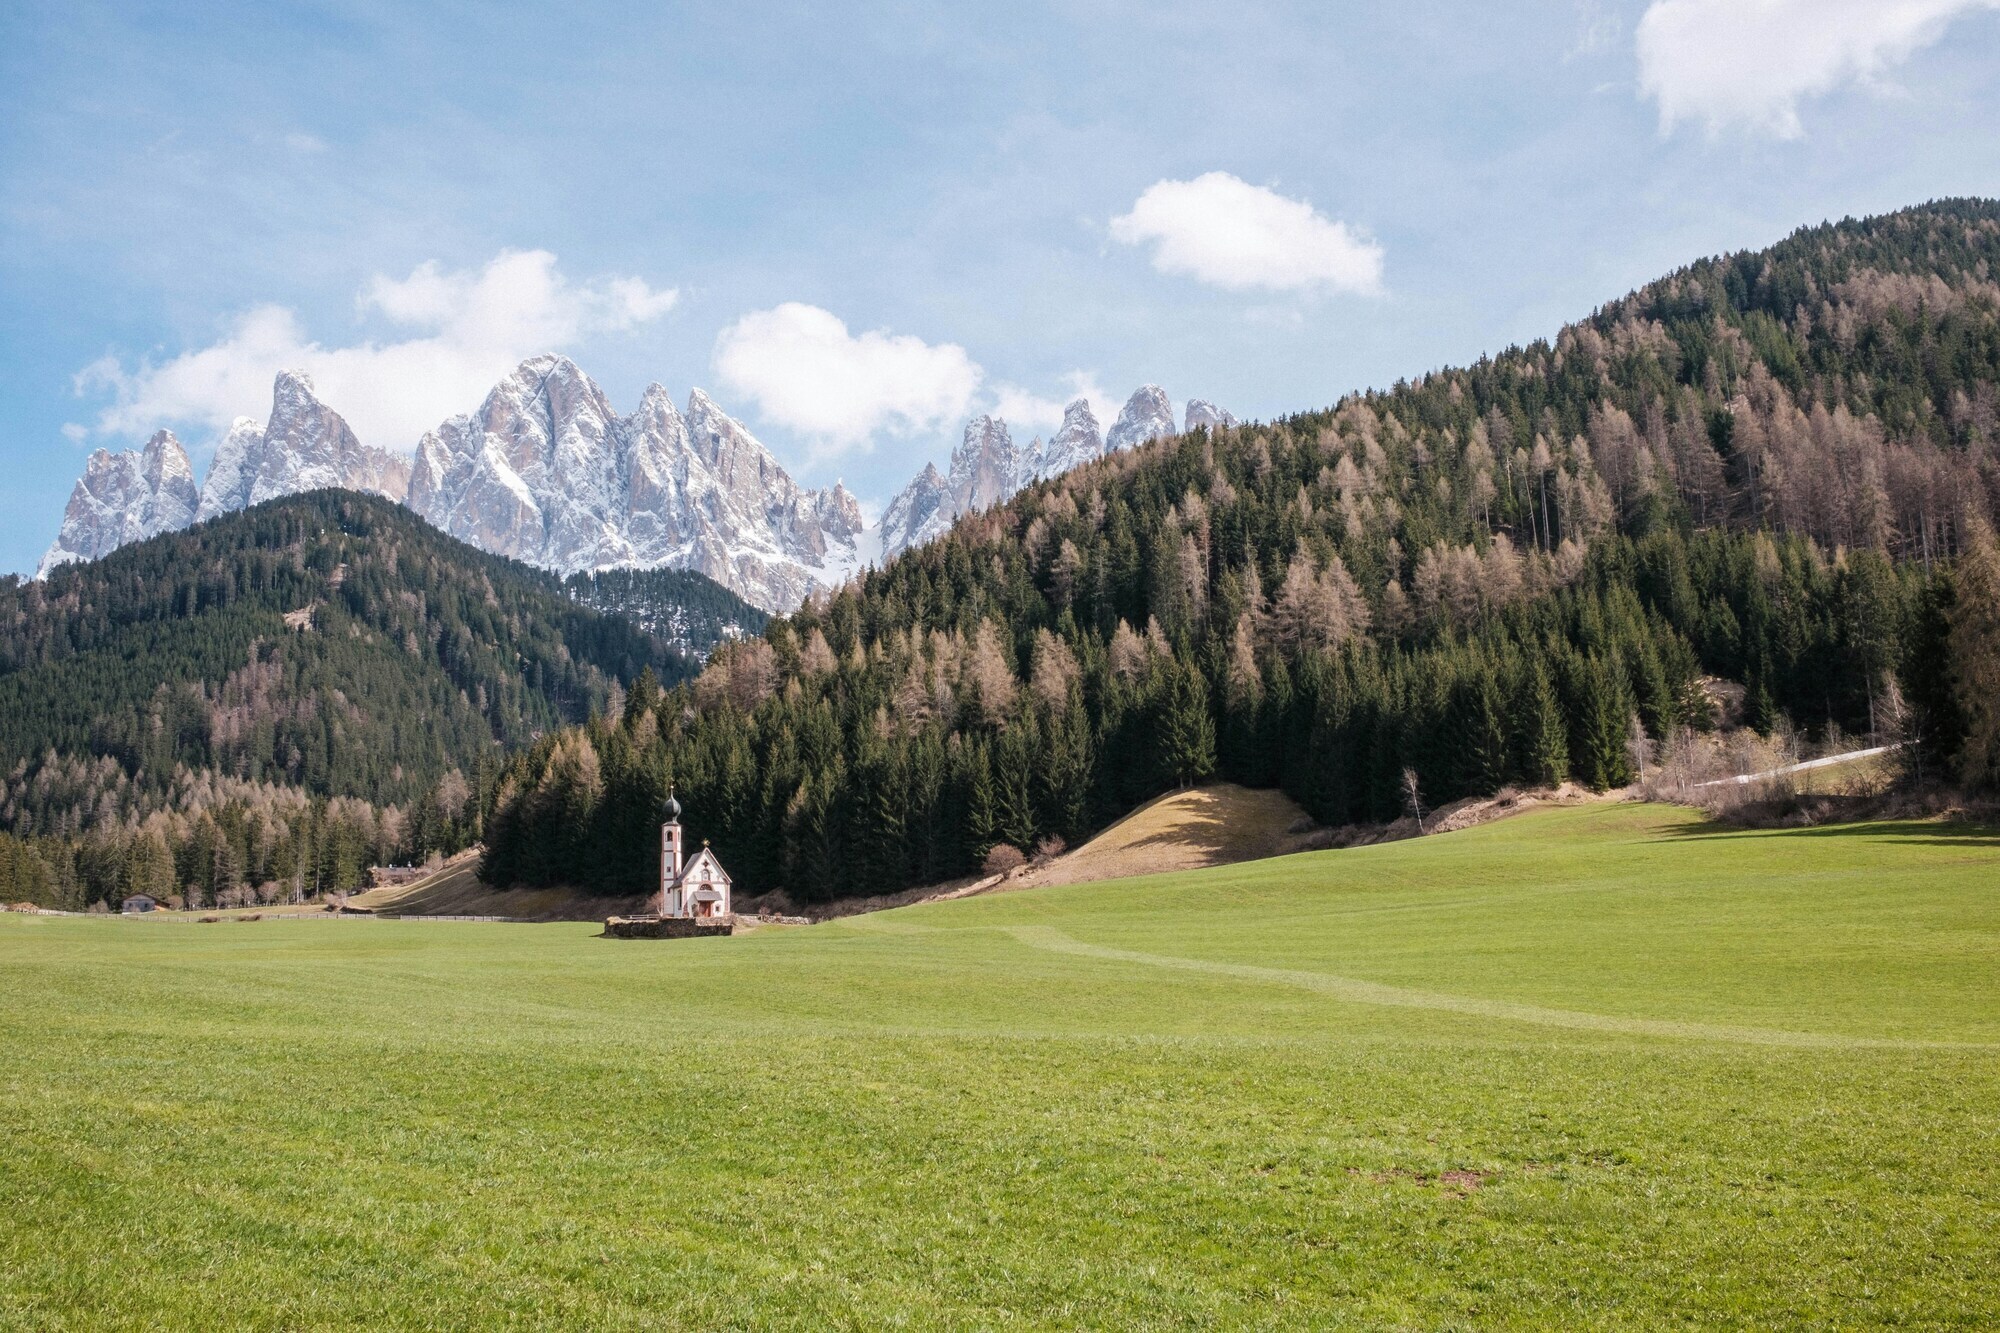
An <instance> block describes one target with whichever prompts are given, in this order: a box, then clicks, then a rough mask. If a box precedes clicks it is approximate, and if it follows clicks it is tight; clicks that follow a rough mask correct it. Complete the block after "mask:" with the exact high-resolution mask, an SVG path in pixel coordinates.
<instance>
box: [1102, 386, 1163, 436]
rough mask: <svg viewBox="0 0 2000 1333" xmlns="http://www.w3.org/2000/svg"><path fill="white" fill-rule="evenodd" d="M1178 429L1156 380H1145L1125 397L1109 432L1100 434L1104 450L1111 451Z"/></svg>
mask: <svg viewBox="0 0 2000 1333" xmlns="http://www.w3.org/2000/svg"><path fill="white" fill-rule="evenodd" d="M1179 433H1180V432H1179V430H1178V429H1177V428H1176V427H1175V425H1174V405H1173V403H1172V402H1170V401H1168V398H1167V395H1166V391H1165V390H1164V389H1162V388H1160V386H1159V385H1157V384H1148V385H1145V386H1143V387H1142V388H1140V389H1139V391H1138V392H1136V393H1134V394H1133V395H1132V396H1131V397H1130V398H1129V399H1127V400H1126V402H1125V410H1124V411H1122V412H1120V413H1119V414H1118V420H1117V421H1115V422H1113V423H1112V425H1111V432H1110V434H1108V435H1106V436H1105V437H1104V447H1105V450H1106V452H1109V453H1115V452H1117V451H1118V450H1120V449H1130V448H1131V447H1132V446H1133V445H1135V444H1144V443H1145V442H1146V441H1148V440H1157V439H1159V438H1160V437H1162V436H1165V435H1177V434H1179Z"/></svg>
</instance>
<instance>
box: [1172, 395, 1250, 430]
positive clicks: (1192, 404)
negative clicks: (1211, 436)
mask: <svg viewBox="0 0 2000 1333" xmlns="http://www.w3.org/2000/svg"><path fill="white" fill-rule="evenodd" d="M1182 421H1183V422H1184V423H1185V424H1184V425H1183V426H1182V429H1183V430H1186V431H1194V430H1202V429H1207V430H1222V429H1225V428H1227V427H1230V426H1234V425H1236V424H1237V422H1236V418H1235V417H1233V416H1231V415H1230V414H1229V413H1227V412H1225V411H1223V410H1222V409H1221V408H1219V407H1217V406H1216V405H1215V404H1214V403H1211V402H1209V401H1207V400H1206V399H1202V398H1190V399H1188V404H1187V412H1186V415H1185V416H1183V417H1182Z"/></svg>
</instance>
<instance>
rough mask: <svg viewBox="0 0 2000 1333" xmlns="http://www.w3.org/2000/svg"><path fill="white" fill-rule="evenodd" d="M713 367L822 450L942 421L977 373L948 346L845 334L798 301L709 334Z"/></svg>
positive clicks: (958, 408)
mask: <svg viewBox="0 0 2000 1333" xmlns="http://www.w3.org/2000/svg"><path fill="white" fill-rule="evenodd" d="M715 369H716V373H717V374H718V375H720V376H721V377H722V381H723V383H724V384H725V385H726V386H727V387H728V388H729V389H731V390H732V391H734V392H737V393H741V394H743V395H745V396H746V397H748V398H750V399H752V400H754V401H755V402H756V404H757V409H758V412H759V414H760V416H761V417H763V418H764V419H765V420H768V421H772V422H776V423H777V424H779V425H781V426H784V427H787V428H788V429H791V430H794V431H797V432H798V433H799V434H801V435H804V436H806V437H808V438H809V439H810V440H812V441H813V442H814V444H815V446H816V450H817V452H818V453H819V454H820V455H821V456H825V455H829V454H837V453H841V452H845V451H846V450H848V449H852V448H855V447H857V446H861V445H865V444H867V443H868V441H869V440H870V439H871V437H873V436H874V435H876V434H878V433H882V432H888V433H891V434H898V435H901V434H909V433H911V432H915V431H922V430H931V429H936V428H937V427H939V426H941V425H945V424H948V423H950V422H952V421H954V420H955V419H956V418H958V417H961V416H963V415H965V413H966V412H967V410H968V409H969V408H970V407H971V405H972V400H973V396H974V395H975V394H976V393H977V392H978V391H979V384H980V381H981V379H982V378H984V374H985V372H984V371H982V370H981V369H980V367H979V365H978V363H976V362H975V361H973V359H972V358H971V357H970V356H968V355H966V351H965V349H964V348H963V347H960V346H958V345H957V344H956V343H939V344H936V345H932V344H930V343H926V342H924V341H923V340H922V339H920V338H914V337H911V336H910V335H908V334H891V333H887V332H883V331H881V330H870V331H869V332H866V333H861V334H853V333H849V332H848V330H847V325H846V324H844V323H842V322H841V320H840V319H839V317H838V316H836V315H834V314H833V313H832V312H831V311H827V310H822V309H820V308H819V307H818V306H812V305H805V304H802V303H800V302H797V301H787V302H786V303H785V304H783V305H780V306H777V307H775V308H773V309H770V310H758V311H753V312H752V313H750V314H747V315H745V316H743V318H741V319H739V320H737V321H736V322H735V323H734V324H731V325H730V326H729V327H728V328H726V329H724V330H723V331H722V332H721V333H720V334H718V335H716V339H715Z"/></svg>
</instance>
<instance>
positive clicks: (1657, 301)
mask: <svg viewBox="0 0 2000 1333" xmlns="http://www.w3.org/2000/svg"><path fill="white" fill-rule="evenodd" d="M1996 265H2000V205H1996V204H1995V203H1992V202H1990V201H1979V200H1965V201H1952V202H1946V203H1939V204H1933V205H1928V206H1925V207H1922V208H1916V209H1911V210H1908V211H1906V212H1903V213H1898V214H1895V215H1891V216H1888V217H1883V218H1876V219H1871V220H1867V221H1862V222H1854V221H1849V222H1843V223H1840V224H1837V225H1827V226H1820V227H1813V228H1808V229H1806V230H1803V231H1801V232H1799V233H1797V234H1796V235H1794V236H1792V237H1791V238H1789V239H1788V240H1786V241H1784V242H1783V243H1781V244H1779V245H1777V246H1774V247H1772V248H1771V249H1769V250H1766V251H1762V252H1757V253H1745V254H1739V255H1733V256H1728V257H1724V258H1718V259H1713V260H1708V261H1704V262H1702V263H1699V264H1695V265H1692V266H1690V267H1689V268H1687V269H1684V270H1682V271H1681V272H1679V273H1676V274H1674V275H1672V276H1670V277H1668V278H1665V279H1663V280H1661V281H1659V282H1657V283H1654V284H1652V285H1651V286H1648V287H1647V288H1645V289H1643V290H1641V291H1639V292H1636V293H1634V294H1632V295H1631V296H1628V297H1626V298H1624V299H1623V300H1620V301H1617V302H1614V303H1612V304H1610V305H1608V306H1606V307H1605V308H1603V309H1602V310H1600V311H1599V312H1597V313H1596V314H1595V315H1593V316H1592V317H1591V318H1589V319H1588V320H1585V321H1583V322H1582V323H1579V324H1577V325H1574V326H1572V327H1570V328H1567V329H1565V330H1563V331H1562V332H1561V334H1560V335H1559V336H1558V337H1557V338H1556V339H1555V341H1554V342H1552V343H1541V342H1538V343H1536V344H1534V345H1532V346H1529V347H1527V348H1516V349H1511V350H1509V351H1507V352H1505V353H1503V354H1501V355H1499V356H1496V357H1492V358H1487V359H1482V360H1481V361H1480V362H1478V363H1477V364H1475V365H1473V366H1470V367H1467V368H1464V369H1458V370H1446V371H1440V372H1436V373H1432V374H1429V375H1426V376H1424V377H1423V378H1422V379H1420V380H1418V381H1415V382H1412V383H1405V384H1399V385H1397V386H1396V387H1395V388H1394V389H1393V390H1391V391H1388V392H1371V393H1367V394H1358V395H1354V396H1351V397H1349V398H1347V399H1344V400H1342V401H1341V402H1340V403H1338V404H1337V405H1335V406H1334V407H1332V408H1330V409H1327V410H1325V411H1321V412H1314V413H1306V414H1302V415H1299V416H1296V417H1292V418H1288V419H1286V420H1283V421H1278V422H1274V423H1271V424H1268V425H1250V426H1244V427H1241V428H1236V429H1230V430H1223V431H1217V432H1214V433H1210V432H1206V431H1196V432H1194V433H1192V434H1189V435H1187V436H1184V437H1181V438H1178V439H1172V440H1165V441H1160V442H1156V443H1154V444H1152V445H1149V446H1146V447H1143V448H1141V449H1138V450H1134V451H1131V452H1128V453H1123V454H1119V455H1116V456H1113V457H1110V458H1107V459H1105V460H1102V461H1100V462H1097V463H1094V464H1091V465H1088V466H1086V467H1083V468H1079V469H1077V470H1075V471H1072V472H1070V473H1067V474H1065V475H1063V476H1061V477H1059V478H1055V479H1053V480H1051V481H1048V482H1045V483H1042V484H1040V485H1038V486H1036V487H1035V488H1033V489H1032V490H1030V491H1029V492H1026V493H1024V494H1022V495H1021V496H1019V497H1018V498H1016V499H1015V500H1013V501H1011V502H1010V503H1008V504H1005V505H1002V506H1000V507H998V508H997V509H995V510H993V511H991V512H989V513H987V514H984V515H980V516H976V517H972V518H969V519H966V520H963V521H961V522H960V523H959V524H958V526H957V527H956V528H955V529H954V530H953V531H952V532H951V533H949V534H948V535H946V536H945V537H944V538H942V539H941V540H939V541H937V542H935V543H932V544H931V545H929V546H926V547H924V548H921V549H919V550H915V551H912V552H910V553H908V554H906V555H904V556H902V557H901V558H899V559H897V560H896V561H894V562H892V563H891V564H890V565H889V567H888V568H886V569H884V570H880V571H875V572H871V573H869V574H868V575H867V576H865V577H864V578H863V579H862V580H860V581H859V582H857V583H856V584H854V585H851V586H850V587H848V588H847V589H845V590H843V591H841V592H840V593H839V594H837V595H835V596H833V597H831V598H828V599H822V600H819V601H817V602H815V603H813V604H811V605H809V606H808V607H807V608H806V609H804V610H803V611H801V612H800V613H798V614H797V615H795V616H792V617H790V618H788V619H785V620H781V621H778V622H775V623H773V624H772V625H771V626H770V628H769V629H768V630H767V631H766V633H765V635H764V636H763V637H762V638H759V639H755V640H751V641H747V642H744V643H740V644H736V645H733V646H731V647H729V648H728V649H726V650H725V651H723V652H720V653H718V654H717V656H716V658H715V659H714V661H713V662H712V663H711V664H710V665H709V666H708V668H707V670H706V671H705V672H704V673H703V674H702V676H701V677H700V678H699V679H698V680H696V681H695V682H694V683H693V684H692V686H691V687H689V688H688V689H687V690H686V691H685V693H679V692H677V693H675V694H673V695H671V696H668V697H665V698H661V697H657V696H655V694H654V693H653V691H652V690H651V689H650V688H649V689H646V690H642V691H637V692H635V693H634V695H633V696H632V698H631V700H630V701H629V703H628V705H627V707H626V708H625V709H624V710H623V713H622V715H621V716H620V717H618V718H617V719H615V720H613V719H608V718H607V719H600V720H597V721H594V722H593V723H591V724H590V725H589V726H587V727H582V728H577V729H572V730H568V731H565V732H563V733H560V734H558V735H555V736H552V737H549V738H545V739H544V740H543V741H542V742H540V743H539V744H537V745H536V746H534V747H532V748H531V749H530V750H529V751H526V752H524V753H522V754H521V755H519V756H517V757H516V758H515V759H514V760H513V761H512V762H511V763H510V764H509V766H508V769H507V772H506V775H505V777H504V778H503V780H502V783H501V786H500V789H499V792H498V795H497V804H496V808H495V811H494V814H493V816H492V819H491V821H490V823H489V827H488V854H487V860H486V868H487V874H488V875H489V877H491V878H493V879H495V880H497V881H499V882H501V883H554V882H560V881H568V882H575V883H581V884H584V885H586V886H589V887H596V888H601V889H604V890H607V891H618V892H629V891H631V890H632V889H633V887H634V886H636V885H641V884H644V883H645V882H646V881H647V879H648V877H649V875H650V874H651V873H652V872H651V868H650V867H651V862H652V858H653V855H654V838H653V835H652V833H651V829H652V826H653V823H654V821H655V819H656V814H655V811H656V809H657V806H658V803H659V801H660V799H661V798H662V797H663V796H664V795H665V793H666V790H667V787H668V784H669V783H673V784H675V785H676V786H677V788H678V790H679V794H680V796H681V799H682V801H683V803H684V805H685V806H686V807H687V808H688V810H689V812H690V819H691V822H692V825H693V830H692V831H693V833H694V834H695V836H699V837H705V838H710V839H712V840H713V841H714V843H715V845H716V847H717V850H718V851H719V852H720V854H721V855H722V857H723V859H724V861H725V862H726V863H727V864H729V865H730V867H731V868H732V870H733V871H734V872H735V873H736V874H737V876H738V882H739V888H740V889H742V890H744V891H750V892H755V891H760V890H763V889H768V888H772V887H777V886H783V887H784V888H786V889H788V890H790V891H791V892H793V893H794V894H796V895H799V896H801V897H827V896H833V895H841V894H848V893H856V892H876V891H881V890H884V889H890V888H895V887H899V886H902V885H905V884H910V883H921V882H926V881H933V880H938V879H942V878H945V877H947V876H950V875H954V874H959V873H963V872H965V871H967V870H969V869H971V868H972V867H974V866H975V865H977V864H978V863H979V861H980V859H981V858H982V857H983V856H984V855H985V854H986V852H987V851H988V850H989V849H990V848H991V847H992V846H994V845H995V844H996V843H999V842H1005V843H1009V844H1012V845H1014V846H1016V847H1019V848H1022V849H1029V848H1032V847H1033V846H1035V845H1036V844H1037V843H1038V842H1039V841H1041V840H1042V839H1044V838H1048V837H1052V836H1053V837H1061V838H1066V839H1073V838H1075V837H1077V836H1079V835H1082V834H1084V833H1087V832H1088V831H1090V830H1092V829H1094V828H1096V827H1098V826H1100V825H1102V824H1103V823H1104V822H1105V821H1106V820H1108V819H1110V818H1113V817H1115V816H1116V815H1118V814H1119V813H1121V812H1122V811H1124V810H1126V809H1128V808H1130V807H1131V806H1132V805H1133V804H1135V803H1136V802H1138V801H1140V800H1142V799H1144V798H1146V797H1147V796H1150V795H1152V794H1154V793H1156V792H1158V791H1159V790H1161V789H1163V788H1164V787H1167V786H1170V785H1172V784H1175V783H1181V782H1190V781H1196V780H1200V779H1203V778H1206V777H1208V776H1210V775H1215V774H1220V775H1222V776H1226V777H1230V778H1234V779H1237V780H1240V781H1245V782H1250V783H1278V784H1281V785H1283V786H1284V787H1285V789H1286V790H1287V791H1289V792H1291V793H1292V794H1293V795H1294V796H1296V797H1297V798H1298V799H1299V800H1300V801H1301V802H1302V803H1304V804H1305V806H1306V808H1307V809H1308V810H1310V811H1311V812H1312V813H1313V814H1314V815H1315V816H1316V817H1318V818H1320V819H1322V820H1325V821H1328V822H1333V823H1339V822H1345V821H1349V820H1377V819H1385V818H1390V817H1393V816H1394V815H1396V814H1398V813H1400V812H1401V811H1402V809H1403V808H1404V806H1405V803H1406V802H1407V801H1408V800H1409V799H1410V798H1411V797H1412V795H1415V796H1416V797H1417V798H1418V799H1420V800H1423V801H1425V802H1429V803H1436V802H1441V801H1445V800H1449V799H1452V798H1454V797H1457V796H1460V795H1465V794H1469V793H1477V792H1485V791H1491V790H1493V789H1495V788H1496V787H1498V786H1499V785H1501V784H1502V783H1506V782H1534V783H1553V782H1558V781H1561V780H1564V779H1566V778H1571V777H1573V778H1575V779H1577V780H1579V781H1582V782H1585V783H1587V784H1589V785H1591V786H1594V787H1600V788H1602V787H1607V786H1613V785H1618V784H1621V783H1623V782H1625V781H1627V780H1629V778H1630V777H1631V776H1632V774H1633V771H1634V764H1635V762H1637V761H1638V760H1639V759H1642V758H1643V756H1644V755H1645V753H1646V751H1647V747H1648V746H1649V745H1657V744H1658V743H1659V742H1661V741H1664V740H1666V739H1667V738H1668V737H1669V736H1670V735H1671V734H1672V733H1674V732H1675V731H1676V729H1679V728H1684V727H1694V728H1700V727H1703V726H1706V725H1708V724H1709V719H1710V710H1709V707H1708V703H1707V700H1706V699H1705V697H1704V696H1703V695H1702V693H1701V692H1700V690H1699V689H1698V678H1699V677H1700V676H1701V675H1702V674H1703V673H1712V674H1714V675H1718V676H1723V677H1726V678H1730V679H1733V680H1737V681H1741V682H1742V683H1743V684H1744V685H1745V687H1746V690H1747V698H1748V702H1749V709H1748V711H1749V715H1750V720H1751V722H1752V723H1753V724H1754V725H1756V726H1759V727H1760V728H1768V727H1770V726H1771V725H1773V724H1774V722H1775V721H1776V720H1777V719H1778V718H1779V717H1780V716H1781V715H1786V716H1789V718H1790V719H1791V720H1792V721H1793V722H1794V723H1796V724H1797V725H1799V726H1801V727H1804V728H1807V729H1810V730H1813V731H1823V730H1825V729H1826V728H1828V727H1830V726H1832V727H1838V728H1840V729H1841V730H1842V731H1844V732H1848V733H1872V734H1875V735H1878V736H1885V737H1908V738H1910V739H1913V740H1915V741H1917V742H1918V743H1919V746H1920V753H1923V754H1927V755H1930V756H1933V757H1935V758H1936V759H1937V760H1938V761H1939V763H1940V764H1949V765H1954V766H1955V768H1956V772H1957V774H1958V776H1960V777H1961V778H1962V779H1963V780H1965V781H1966V782H1968V783H1981V782H1988V781H1991V779H1992V777H1993V774H1994V764H1995V760H1996V756H2000V745H1996V741H1995V728H1996V719H1995V716H1994V708H1995V706H1996V705H1995V704H1994V702H1993V701H1992V700H1991V699H1990V698H1987V697H1985V696H1984V695H1982V693H1981V687H1980V684H1979V682H1980V681H1981V680H1983V679H1984V678H1985V677H1986V676H1990V675H1991V671H1992V668H1991V665H1990V664H1991V663H1992V662H1995V661H2000V641H1996V640H2000V565H1997V564H1996V557H1995V555H1994V553H1993V550H1992V544H1991V534H1990V531H1989V530H1988V528H1987V526H1986V525H1987V524H1988V523H1989V522H1990V520H1991V518H1992V515H1993V513H1994V511H1995V507H1996V502H2000V456H1996V451H1995V450H1996V437H1997V436H2000V284H1996V281H1995V278H1996V274H1995V272H1994V269H1995V267H1996Z"/></svg>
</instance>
